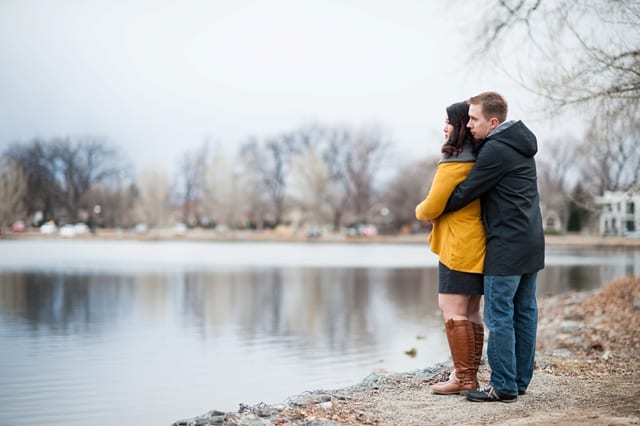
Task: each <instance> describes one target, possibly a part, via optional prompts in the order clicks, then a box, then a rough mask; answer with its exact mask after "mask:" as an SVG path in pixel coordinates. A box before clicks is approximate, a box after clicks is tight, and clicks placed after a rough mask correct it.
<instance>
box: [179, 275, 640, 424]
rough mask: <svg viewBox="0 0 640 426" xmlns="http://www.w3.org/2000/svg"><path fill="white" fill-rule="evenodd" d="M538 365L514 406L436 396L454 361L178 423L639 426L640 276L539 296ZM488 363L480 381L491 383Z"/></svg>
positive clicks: (373, 375) (241, 405)
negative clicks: (434, 390)
mask: <svg viewBox="0 0 640 426" xmlns="http://www.w3.org/2000/svg"><path fill="white" fill-rule="evenodd" d="M539 305H540V319H539V330H538V348H537V349H538V353H537V359H536V371H535V374H534V379H533V381H532V384H531V386H530V388H529V390H528V391H527V394H526V395H524V396H522V397H519V398H518V401H517V402H516V403H514V404H501V403H485V404H474V403H470V402H468V401H466V400H465V399H464V398H463V397H461V396H444V397H443V396H440V395H433V394H431V393H430V391H429V385H430V384H432V383H434V382H436V381H439V380H442V379H443V378H444V377H446V376H448V374H449V372H450V371H451V364H450V363H444V364H438V365H435V366H433V367H430V368H426V369H423V370H418V371H414V372H409V373H375V374H371V375H370V376H368V377H366V378H365V379H364V380H363V381H362V382H360V383H358V384H356V385H354V386H351V387H347V388H343V389H337V390H330V391H327V390H314V391H309V392H304V393H302V394H299V395H296V396H292V397H290V398H288V399H287V400H286V401H284V402H282V403H278V404H265V403H260V404H257V405H254V406H248V405H245V404H240V407H239V410H238V411H237V412H223V411H219V410H212V411H209V412H208V413H205V414H203V415H200V416H197V417H194V418H190V419H184V420H178V421H176V422H175V423H173V426H196V425H197V426H201V425H243V426H272V425H273V426H275V425H304V426H337V425H344V426H351V425H443V424H509V425H511V424H513V425H523V424H526V425H534V424H535V425H543V424H544V425H546V424H556V425H561V424H562V425H564V424H575V425H578V424H580V425H605V424H606V425H609V424H612V425H631V424H635V425H637V424H640V404H638V402H637V401H639V400H640V278H638V277H625V278H620V279H618V280H614V281H612V282H610V283H607V284H606V285H605V286H603V288H602V289H599V290H597V291H593V292H584V293H567V294H563V295H558V296H550V297H545V298H542V299H541V300H539ZM488 377H489V371H488V367H487V366H486V364H485V363H483V365H482V366H481V369H480V379H481V381H482V382H485V383H486V381H488Z"/></svg>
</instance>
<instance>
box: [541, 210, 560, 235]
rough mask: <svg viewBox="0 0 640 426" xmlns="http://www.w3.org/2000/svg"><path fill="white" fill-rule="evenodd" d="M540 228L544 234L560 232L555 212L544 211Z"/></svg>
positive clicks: (557, 215) (558, 216) (558, 218)
mask: <svg viewBox="0 0 640 426" xmlns="http://www.w3.org/2000/svg"><path fill="white" fill-rule="evenodd" d="M542 228H543V229H544V232H545V233H549V234H559V233H561V232H562V222H561V220H560V215H559V214H558V212H557V211H555V210H546V209H545V211H544V213H543V215H542Z"/></svg>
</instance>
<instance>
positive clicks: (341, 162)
mask: <svg viewBox="0 0 640 426" xmlns="http://www.w3.org/2000/svg"><path fill="white" fill-rule="evenodd" d="M352 144H353V132H351V131H350V130H349V129H348V128H347V127H345V126H334V127H332V128H328V129H327V130H326V145H325V146H324V148H323V149H322V158H323V159H324V161H325V164H326V165H327V168H328V172H329V189H328V196H327V202H328V204H329V208H330V210H331V216H332V221H333V228H334V230H339V229H340V228H341V227H342V222H343V218H344V215H345V213H346V212H347V210H348V208H349V202H350V199H351V194H352V190H351V187H352V186H351V181H350V180H349V173H348V170H347V165H348V162H347V157H348V152H349V150H350V146H351V145H352Z"/></svg>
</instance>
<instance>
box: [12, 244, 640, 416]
mask: <svg viewBox="0 0 640 426" xmlns="http://www.w3.org/2000/svg"><path fill="white" fill-rule="evenodd" d="M289 249H290V248H289ZM314 250H316V253H317V250H318V248H317V247H315V248H314ZM350 250H353V248H351V249H350ZM388 250H389V253H390V255H393V253H394V252H393V247H389V249H388ZM407 250H408V249H407V248H406V247H403V252H402V253H406V252H407ZM420 250H424V249H423V248H420ZM416 266H418V265H416ZM416 266H414V267H372V266H369V267H335V265H334V266H333V267H308V266H299V267H293V266H274V267H256V266H254V267H249V268H242V269H239V268H229V267H226V268H222V267H214V268H208V269H207V268H192V267H185V268H177V267H171V268H166V269H162V268H155V267H154V268H144V269H141V270H134V269H125V270H124V271H119V270H118V268H113V267H110V268H106V269H105V270H101V269H98V270H96V271H87V270H86V268H83V269H81V270H76V271H73V270H71V271H70V270H68V269H67V268H61V267H58V268H54V269H46V270H42V269H39V268H32V269H30V268H26V267H25V266H24V265H22V266H21V267H20V268H16V269H15V270H11V269H10V268H6V267H5V268H4V270H0V346H1V347H2V348H11V350H3V351H0V424H12V423H15V418H17V417H19V416H25V415H29V418H30V420H31V421H33V422H34V423H39V422H45V421H46V423H47V424H51V425H56V424H65V425H72V424H86V423H87V422H88V421H90V422H91V424H94V425H102V424H104V425H106V424H114V423H117V422H121V421H122V418H127V419H128V420H130V422H131V423H134V422H135V423H140V424H170V423H171V422H172V421H174V420H176V419H179V418H185V417H191V416H194V415H196V414H199V413H203V412H206V411H207V410H209V409H211V408H219V409H225V410H235V409H236V408H237V403H239V402H245V403H250V404H254V403H257V402H260V401H266V402H279V401H282V400H283V399H284V398H286V397H287V396H289V395H293V394H296V393H299V392H302V391H304V390H309V389H315V388H336V387H340V386H347V385H350V384H353V383H356V382H357V381H359V380H361V379H362V378H363V377H365V376H366V375H368V374H369V373H371V372H372V371H374V370H376V369H380V368H382V369H388V370H392V371H410V370H414V369H417V368H422V367H425V366H427V365H432V364H434V363H436V362H439V361H444V360H446V359H447V358H448V351H447V349H446V339H445V337H444V335H443V333H442V321H441V319H440V315H439V312H438V308H437V270H436V268H435V267H433V266H428V267H416ZM434 266H435V265H434ZM639 273H640V251H624V250H591V249H589V250H575V249H563V250H550V251H549V253H548V255H547V267H546V268H545V270H544V271H542V272H541V273H540V278H539V286H538V293H539V295H547V294H557V293H562V292H565V291H570V290H591V289H595V288H598V287H599V286H600V285H601V284H602V283H603V282H606V281H609V280H611V279H613V278H616V277H618V276H624V275H628V274H636V275H638V274H639ZM418 336H420V337H421V338H420V339H418ZM411 347H416V348H417V350H418V356H417V357H416V358H410V357H407V356H406V355H404V351H405V350H406V349H409V348H411Z"/></svg>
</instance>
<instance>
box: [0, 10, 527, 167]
mask: <svg viewBox="0 0 640 426" xmlns="http://www.w3.org/2000/svg"><path fill="white" fill-rule="evenodd" d="M447 3H449V2H435V1H419V0H398V1H393V2H391V1H375V0H369V1H367V0H351V1H350V0H319V1H300V0H298V1H296V0H270V1H248V0H234V1H217V0H208V1H205V0H194V1H164V0H128V1H116V2H114V1H97V0H55V1H39V0H3V1H2V2H0V64H1V66H0V99H1V101H0V149H4V148H5V147H6V146H7V145H8V144H9V143H11V142H14V141H22V142H27V141H30V140H32V139H33V138H35V137H39V138H45V139H48V138H53V137H58V136H71V137H79V136H87V135H89V136H97V137H103V138H106V139H107V140H109V141H110V142H112V143H113V144H115V145H117V146H119V147H120V148H121V150H122V151H123V152H124V153H125V154H126V155H127V156H129V158H131V159H132V160H133V161H134V163H135V164H136V166H138V167H141V166H145V165H147V164H149V163H154V164H165V165H166V166H167V167H169V168H173V167H175V165H176V163H177V161H178V159H179V158H180V157H181V153H182V152H184V151H185V150H187V149H191V148H194V147H196V146H198V145H200V144H201V143H202V142H203V140H204V139H205V138H210V139H211V140H214V141H219V142H220V143H222V144H223V146H226V147H230V149H234V147H235V146H237V145H238V144H239V143H241V142H242V141H243V140H244V139H245V138H246V137H247V136H251V135H254V136H258V137H265V136H269V135H274V134H277V133H279V132H283V131H287V130H291V129H293V128H296V127H299V126H301V125H303V124H305V123H308V122H311V121H319V122H322V123H328V124H333V123H346V124H349V125H352V126H362V125H368V124H370V123H378V124H379V125H381V126H382V127H383V128H384V129H385V130H386V131H387V134H388V135H389V136H390V137H391V138H392V139H393V140H394V141H395V142H396V149H397V150H398V152H399V153H400V156H401V157H402V156H404V155H405V154H406V157H407V158H416V157H422V156H428V155H436V154H437V152H438V151H439V145H440V143H441V142H442V141H441V129H442V123H443V120H444V108H445V107H446V105H448V104H450V103H452V102H456V101H459V100H462V99H465V98H467V97H469V96H470V95H474V94H477V93H478V92H481V91H484V90H498V91H501V92H502V93H503V94H504V95H505V97H506V98H507V100H508V101H509V103H510V108H511V118H526V117H521V116H520V114H522V113H521V111H526V109H525V108H524V105H523V104H526V103H527V102H528V101H527V99H526V97H523V96H522V95H521V92H519V91H517V89H516V88H515V85H514V84H512V83H511V82H510V81H509V80H508V79H506V78H505V77H503V76H502V74H501V73H499V72H497V71H495V70H491V68H490V67H489V68H488V69H487V68H486V67H485V68H484V69H483V71H478V70H477V69H476V68H477V67H472V66H471V64H465V63H464V62H463V60H464V59H466V58H467V51H468V50H469V49H470V47H471V46H470V45H469V43H470V42H469V39H470V37H469V35H468V34H464V33H463V32H462V30H461V26H460V24H459V20H458V18H460V17H461V16H463V15H464V16H465V19H470V18H471V17H473V16H474V13H475V11H474V10H473V9H458V10H457V11H455V13H454V12H452V11H451V10H447V9H446V7H445V5H446V4H447ZM516 93H517V95H516ZM525 121H527V120H525ZM530 121H531V120H528V121H527V124H529V125H530V126H531V127H533V129H534V130H535V123H529V122H530ZM233 152H235V151H233Z"/></svg>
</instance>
